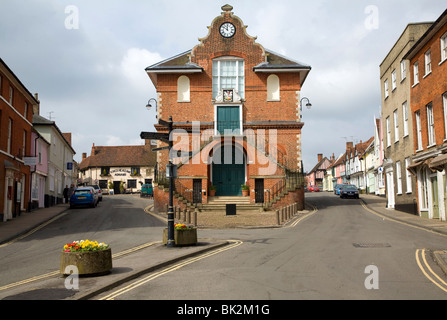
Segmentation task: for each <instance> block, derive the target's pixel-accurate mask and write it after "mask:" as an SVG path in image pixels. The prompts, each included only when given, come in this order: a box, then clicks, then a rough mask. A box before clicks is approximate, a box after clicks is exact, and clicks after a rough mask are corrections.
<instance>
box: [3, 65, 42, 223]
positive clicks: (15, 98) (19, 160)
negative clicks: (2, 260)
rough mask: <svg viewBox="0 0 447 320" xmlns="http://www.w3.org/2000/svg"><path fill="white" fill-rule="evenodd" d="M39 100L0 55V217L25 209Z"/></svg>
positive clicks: (4, 218) (5, 218)
mask: <svg viewBox="0 0 447 320" xmlns="http://www.w3.org/2000/svg"><path fill="white" fill-rule="evenodd" d="M37 105H38V101H37V100H36V99H35V97H34V96H33V95H32V94H31V93H30V92H29V91H28V89H27V88H26V87H25V86H24V85H23V84H22V82H21V81H20V79H19V78H18V77H17V76H16V75H15V74H14V72H13V71H12V70H11V69H10V68H9V67H8V65H7V64H6V63H5V62H4V61H3V60H2V59H0V182H1V183H0V221H7V220H10V219H13V218H14V217H16V216H18V215H19V214H20V212H21V211H24V210H27V209H28V202H29V199H30V192H29V190H30V188H29V186H30V167H29V166H28V165H26V164H25V157H29V156H30V146H31V131H32V121H33V108H34V107H36V106H37Z"/></svg>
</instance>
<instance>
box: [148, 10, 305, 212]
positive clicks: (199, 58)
mask: <svg viewBox="0 0 447 320" xmlns="http://www.w3.org/2000/svg"><path fill="white" fill-rule="evenodd" d="M310 70H311V67H310V66H309V65H306V64H302V63H299V62H297V61H294V60H292V59H289V58H286V57H284V56H282V55H279V54H277V53H275V52H274V51H272V50H269V49H266V48H264V47H263V46H262V45H261V44H259V43H257V42H256V37H253V36H250V35H249V34H248V33H247V26H246V25H245V24H244V23H243V21H242V20H241V19H240V18H239V17H237V16H236V15H234V13H233V7H232V6H230V5H225V6H223V7H222V12H221V14H220V15H219V16H217V17H216V18H215V19H214V20H213V21H212V22H211V25H210V26H209V27H208V34H207V35H206V36H204V37H202V38H199V43H198V44H196V45H195V46H194V47H193V48H192V49H191V50H188V51H186V52H183V53H181V54H178V55H176V56H174V57H172V58H169V59H167V60H164V61H161V62H159V63H157V64H154V65H152V66H149V67H148V68H146V72H147V74H148V76H149V78H150V79H151V81H152V83H153V84H154V86H155V88H156V90H157V94H158V99H157V100H158V103H157V118H158V120H160V119H162V120H166V119H169V117H170V116H171V117H172V120H173V126H174V129H185V130H187V131H193V132H195V133H197V132H198V131H200V137H198V135H196V136H194V134H192V135H190V137H189V140H188V139H187V138H185V139H183V138H182V139H181V140H182V141H183V144H182V146H180V145H179V144H177V146H176V142H175V141H174V149H176V150H178V149H179V148H183V147H185V148H186V149H182V151H190V152H189V153H188V152H184V153H183V154H184V155H187V156H185V157H183V158H175V159H171V160H173V161H174V163H177V164H178V170H177V177H178V178H177V179H176V190H181V191H179V192H181V193H182V194H181V196H182V199H184V200H183V201H185V200H186V201H187V204H181V203H179V205H180V206H195V207H197V208H199V209H200V208H205V206H206V203H207V202H209V201H210V200H212V199H213V196H210V193H209V191H210V190H212V189H215V190H216V196H231V197H243V196H242V186H243V185H244V186H248V189H249V196H248V198H247V200H248V201H249V202H250V203H252V204H253V205H255V204H256V205H259V206H261V207H264V208H265V209H267V210H274V209H275V208H277V207H278V206H283V205H284V203H290V204H291V203H298V204H299V206H298V207H299V208H302V207H303V206H304V189H303V176H302V163H301V129H302V128H303V126H304V123H302V122H301V116H300V92H301V87H302V85H303V84H304V82H305V80H306V78H307V75H308V74H309V72H310ZM193 123H194V124H195V125H197V124H199V126H200V128H197V127H195V128H194V130H193ZM155 127H156V129H157V130H158V131H160V132H166V129H165V128H164V127H163V126H161V125H156V126H155ZM194 137H196V138H197V139H196V140H195V138H194ZM225 143H227V144H228V143H229V145H228V146H226V145H225ZM163 146H165V144H164V143H163V142H159V147H163ZM168 156H169V152H167V151H158V154H157V162H158V167H159V175H161V176H163V175H164V174H165V173H164V171H165V167H166V164H167V162H168V159H169V158H168ZM286 186H287V191H288V192H285V191H286ZM211 187H213V188H211ZM245 188H246V187H244V189H245ZM156 190H159V189H157V188H156ZM161 193H162V191H155V192H154V204H155V209H156V210H157V209H158V208H159V209H160V210H161V209H162V208H164V204H163V201H164V200H163V199H166V197H165V196H164V195H162V194H161ZM157 194H158V195H157ZM204 210H205V209H204Z"/></svg>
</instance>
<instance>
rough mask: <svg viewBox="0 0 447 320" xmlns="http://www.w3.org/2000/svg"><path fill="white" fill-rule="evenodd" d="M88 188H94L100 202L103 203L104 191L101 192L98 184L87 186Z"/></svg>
mask: <svg viewBox="0 0 447 320" xmlns="http://www.w3.org/2000/svg"><path fill="white" fill-rule="evenodd" d="M87 187H92V188H93V189H95V191H96V193H97V194H98V201H102V191H101V188H100V187H99V186H98V185H97V184H95V185H91V186H87Z"/></svg>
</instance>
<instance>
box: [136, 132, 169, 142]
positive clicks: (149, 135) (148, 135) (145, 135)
mask: <svg viewBox="0 0 447 320" xmlns="http://www.w3.org/2000/svg"><path fill="white" fill-rule="evenodd" d="M140 137H141V139H148V140H161V141H163V142H168V143H169V133H161V132H141V134H140Z"/></svg>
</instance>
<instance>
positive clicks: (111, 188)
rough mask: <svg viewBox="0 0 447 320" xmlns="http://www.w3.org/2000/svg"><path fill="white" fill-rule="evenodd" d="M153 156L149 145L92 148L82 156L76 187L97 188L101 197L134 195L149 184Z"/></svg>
mask: <svg viewBox="0 0 447 320" xmlns="http://www.w3.org/2000/svg"><path fill="white" fill-rule="evenodd" d="M155 160H156V152H154V151H152V146H151V144H150V143H146V144H145V145H141V146H112V147H110V146H95V145H94V144H93V147H92V151H91V155H90V156H89V157H87V154H86V153H83V154H82V161H81V163H80V165H79V170H80V177H79V183H80V184H82V185H91V184H97V185H99V187H100V188H101V189H102V190H103V192H104V193H114V194H120V193H124V192H125V193H134V192H139V191H140V190H141V185H143V184H144V183H152V181H153V179H154V174H155V164H156V162H155Z"/></svg>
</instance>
